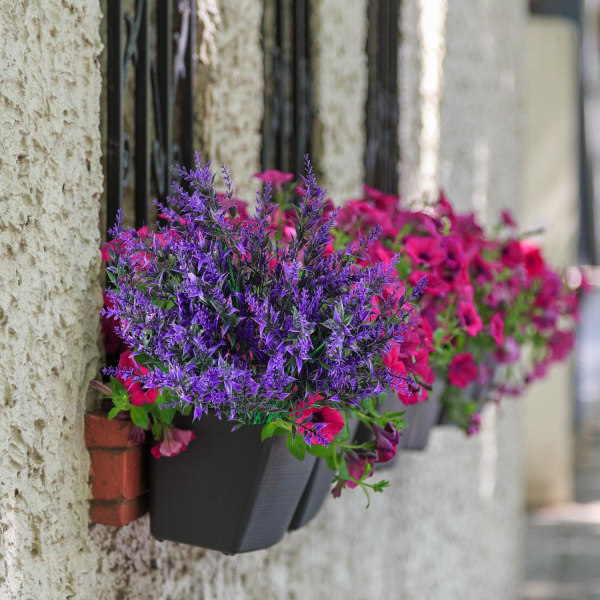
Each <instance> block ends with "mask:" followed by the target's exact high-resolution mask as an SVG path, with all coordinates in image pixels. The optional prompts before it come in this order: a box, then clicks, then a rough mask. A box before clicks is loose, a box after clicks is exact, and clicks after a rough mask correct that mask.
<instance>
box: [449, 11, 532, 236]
mask: <svg viewBox="0 0 600 600" xmlns="http://www.w3.org/2000/svg"><path fill="white" fill-rule="evenodd" d="M526 10H527V5H526V3H525V2H494V1H492V0H484V1H482V2H476V3H473V2H469V1H461V2H448V13H447V17H446V59H445V64H444V77H443V98H442V103H441V112H440V125H441V127H440V157H439V174H438V183H439V186H440V187H441V188H443V189H445V190H446V191H447V193H448V195H449V197H450V198H451V200H452V201H453V202H454V203H455V204H456V205H457V206H458V207H461V208H464V209H467V208H469V207H473V208H475V209H476V211H477V212H478V213H479V215H480V217H481V218H482V220H483V221H484V222H486V223H487V224H490V225H491V224H494V223H495V222H496V215H497V214H498V211H499V210H500V209H502V208H514V207H516V205H517V204H518V202H519V194H520V191H521V188H520V181H521V180H520V164H521V157H522V155H521V152H520V151H519V149H520V126H521V122H520V118H521V114H522V113H521V110H520V108H521V89H520V86H519V84H520V81H519V77H520V73H519V71H520V69H521V65H522V55H523V50H524V34H525V30H524V26H525V18H526Z"/></svg>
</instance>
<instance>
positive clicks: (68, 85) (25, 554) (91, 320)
mask: <svg viewBox="0 0 600 600" xmlns="http://www.w3.org/2000/svg"><path fill="white" fill-rule="evenodd" d="M355 4H356V6H359V5H360V7H362V8H360V9H358V8H355ZM355 4H354V3H352V4H348V5H347V6H346V7H345V11H340V10H338V8H337V5H335V4H334V3H329V2H322V4H320V7H319V10H320V11H321V13H320V18H321V20H322V21H324V22H325V25H323V29H322V30H321V31H322V33H320V34H319V35H320V36H321V37H320V38H319V39H320V40H321V41H320V44H321V46H322V49H321V56H322V60H323V61H325V60H327V68H326V70H325V69H324V70H323V71H321V75H319V77H321V78H322V82H323V83H327V84H328V85H327V87H328V91H327V93H328V94H332V95H331V96H327V98H330V99H329V100H327V101H325V96H322V98H323V100H322V101H321V104H320V111H321V113H322V119H323V123H326V124H328V125H327V128H324V131H330V132H333V131H334V130H335V131H337V127H338V126H339V127H340V128H341V129H342V130H344V136H347V137H344V141H343V142H341V141H339V140H341V138H339V139H337V141H335V142H334V141H331V142H329V141H328V142H327V144H330V145H329V146H327V153H330V152H331V153H334V154H335V153H336V152H340V153H342V152H343V153H344V156H345V157H346V158H345V159H344V175H347V176H348V177H350V179H348V180H347V181H348V182H350V181H351V182H353V183H352V185H353V186H359V184H360V183H361V180H362V166H361V165H362V153H363V150H362V146H361V144H362V143H363V141H362V140H363V139H364V137H363V133H362V132H361V128H362V111H363V107H364V93H365V87H366V77H365V76H364V72H363V74H362V75H361V72H360V69H362V68H363V67H364V58H362V59H361V58H360V57H359V56H358V55H359V52H363V50H364V46H365V45H364V31H365V24H364V20H361V19H364V14H365V12H366V11H365V10H364V9H365V8H366V5H365V3H364V2H363V1H362V0H361V2H360V3H355ZM260 6H261V3H260V2H259V1H258V0H254V1H251V0H244V1H243V2H234V1H233V0H221V1H220V2H218V3H217V2H216V0H211V1H207V2H201V3H200V4H199V7H200V9H201V15H202V19H204V24H205V31H208V32H209V33H211V35H212V36H213V37H212V42H211V43H208V41H210V39H211V38H210V36H209V37H208V38H205V40H208V41H207V42H205V45H204V46H203V47H202V48H200V49H199V52H200V55H201V56H203V52H205V53H207V54H206V56H207V57H210V56H212V57H213V58H214V57H215V56H218V59H215V60H216V62H211V61H210V59H209V58H207V59H206V60H207V61H208V62H207V63H206V64H207V65H208V67H207V68H208V71H207V73H208V74H207V79H206V81H207V87H206V88H204V90H205V93H206V94H207V96H205V97H204V98H203V101H204V102H205V104H204V105H203V106H204V109H203V111H202V113H201V114H202V119H201V120H202V128H203V129H202V135H203V136H204V138H203V140H204V141H203V143H204V144H206V147H204V150H208V151H209V154H210V155H211V157H212V158H213V159H215V160H217V161H218V160H222V159H226V160H228V161H230V163H231V165H232V168H233V172H234V175H237V178H236V179H237V180H238V181H242V180H240V177H248V185H247V187H248V188H250V189H251V188H253V187H254V186H253V184H252V183H251V182H250V174H251V173H252V172H253V171H254V170H255V169H257V168H258V164H259V149H260V147H259V146H260V140H259V130H260V120H261V108H260V107H261V106H262V77H261V75H260V73H261V69H262V67H261V58H260V51H259V29H260ZM354 10H356V11H357V12H356V14H355V13H354V12H352V11H354ZM202 11H204V12H202ZM323 11H326V12H323ZM329 11H331V12H329ZM359 13H360V14H359ZM354 14H355V16H356V18H357V21H356V22H355V21H354V20H352V19H350V18H349V16H348V15H354ZM359 17H360V18H359ZM335 20H339V23H341V22H343V23H344V24H345V25H344V26H345V27H351V28H352V31H353V32H354V34H353V35H355V36H356V35H358V36H359V42H356V40H355V41H354V43H355V44H356V46H355V47H354V49H353V50H351V49H350V48H348V49H344V50H343V51H342V50H340V49H338V50H335V51H333V50H331V55H329V52H330V50H329V49H328V50H327V53H324V52H325V50H324V48H325V45H326V42H325V41H326V39H327V38H326V37H323V35H324V32H327V31H328V29H326V28H325V27H327V28H328V27H333V26H334V24H335V23H334V21H335ZM511 26H512V24H511V23H510V22H509V23H507V24H506V27H508V28H510V27H511ZM98 28H99V11H98V6H97V3H91V2H83V1H82V0H79V1H75V0H72V1H71V2H70V3H66V2H62V3H61V2H59V1H58V0H55V1H54V2H53V1H50V0H49V1H47V2H45V3H44V8H43V9H41V8H39V7H38V6H37V5H35V4H34V3H28V4H26V3H14V4H8V5H6V6H3V7H2V9H0V40H2V44H3V45H1V46H0V63H1V65H2V73H3V85H2V89H1V90H0V100H1V102H2V110H1V111H0V120H1V121H0V123H1V125H2V131H3V137H2V140H1V141H0V144H2V152H1V153H0V157H1V160H2V168H1V170H0V178H1V187H0V189H1V190H2V192H1V198H2V208H3V210H2V211H0V242H1V243H2V250H1V251H2V257H3V267H4V269H3V271H2V273H1V274H0V277H2V281H1V283H2V286H1V287H0V308H1V312H0V323H1V327H0V353H1V360H2V363H1V364H2V373H1V375H2V377H1V379H0V382H1V385H2V400H3V402H4V406H5V407H6V410H5V413H6V415H7V418H5V419H3V420H2V423H1V424H0V434H1V441H0V445H1V447H0V450H1V454H0V457H1V458H0V460H1V461H2V463H1V467H0V468H1V471H0V472H1V475H2V476H1V477H0V528H1V529H2V536H1V537H0V597H1V598H7V599H12V598H15V599H16V598H32V599H35V600H37V599H38V598H43V599H44V600H46V599H48V600H55V599H56V600H63V599H64V598H77V599H78V600H79V599H81V600H87V599H90V600H91V599H94V600H96V599H98V600H117V599H121V600H122V599H124V598H128V599H133V600H135V599H137V598H140V599H141V598H144V599H145V598H153V599H157V600H167V599H170V600H178V599H180V598H186V597H190V598H207V599H208V598H215V599H217V598H218V599H219V600H228V599H235V600H239V599H242V600H243V599H244V598H248V599H250V598H253V599H254V598H256V599H258V598H260V599H263V598H267V599H271V598H273V599H279V598H300V597H311V598H316V599H321V598H323V599H328V600H331V599H333V600H335V599H336V598H352V599H353V600H354V599H356V600H361V599H362V598H365V599H367V598H368V599H370V598H381V597H394V598H406V599H408V600H420V599H421V598H431V599H432V600H437V599H439V600H442V599H443V600H448V599H450V600H453V599H456V600H470V599H471V598H472V599H473V600H482V599H483V600H486V599H487V598H489V599H490V600H491V599H494V600H496V599H508V598H514V596H515V594H514V589H513V586H514V583H515V581H516V576H515V572H516V558H517V556H518V553H517V545H518V536H517V528H518V518H517V517H518V514H519V487H518V485H516V484H515V480H514V474H515V472H516V471H517V469H518V460H519V452H518V445H516V444H515V440H514V429H515V426H516V416H515V411H514V407H513V406H512V405H507V406H506V409H505V413H506V414H505V416H504V418H502V419H500V422H499V424H498V425H497V426H496V425H495V423H494V421H495V416H494V415H493V414H490V415H488V418H487V419H486V420H485V423H486V426H485V430H484V433H483V435H482V436H481V437H480V438H478V439H467V438H465V437H464V436H463V435H462V434H460V433H459V432H457V431H455V430H453V429H451V428H440V429H438V430H437V431H435V432H434V434H433V436H432V440H431V444H430V447H429V449H428V450H427V451H426V452H424V453H405V454H403V455H402V456H401V457H400V460H399V463H398V465H397V467H396V468H395V469H394V470H393V471H390V472H389V474H388V473H386V477H388V478H389V479H390V481H391V482H392V486H393V487H392V488H391V489H390V490H387V491H386V493H385V494H383V495H382V496H378V497H376V498H373V501H372V506H371V508H370V509H369V510H368V511H365V510H364V503H365V501H364V497H363V496H362V495H361V494H360V493H354V494H346V495H345V496H344V497H343V498H342V499H340V500H338V501H335V502H334V501H332V500H331V501H329V502H328V505H327V506H326V508H325V510H324V512H323V513H322V514H321V515H320V516H319V517H318V518H317V519H316V520H315V521H314V522H313V523H311V524H310V525H309V526H307V527H306V528H305V529H304V530H302V531H299V532H296V533H294V534H290V535H288V536H287V537H286V539H285V540H284V541H283V542H282V543H281V544H279V545H278V546H276V547H274V548H272V549H269V550H265V551H261V552H256V553H252V554H248V555H243V556H239V557H226V556H222V555H220V554H217V553H214V552H207V551H203V550H199V549H192V548H189V547H187V546H183V545H177V544H173V543H168V542H157V541H154V540H152V539H151V538H150V536H149V532H148V523H147V519H145V518H144V519H141V520H139V521H138V522H136V523H133V524H131V525H129V526H127V527H125V528H123V529H120V530H115V529H113V528H110V527H104V526H94V527H92V528H91V530H90V529H89V528H88V525H87V499H88V495H89V489H88V486H87V484H86V480H87V471H88V461H87V455H86V452H85V450H84V446H83V432H82V425H83V418H82V416H83V414H82V413H83V408H84V407H83V398H84V397H85V395H86V388H87V384H88V381H89V379H90V378H91V377H92V376H93V375H94V373H95V369H96V367H97V355H98V352H97V347H96V340H97V333H98V324H97V322H98V319H97V311H98V309H99V305H100V290H99V286H98V284H97V282H96V278H97V274H98V270H99V258H98V252H97V247H98V242H99V233H98V198H99V195H100V190H101V174H100V168H99V148H100V139H99V133H98V132H99V125H98V98H99V94H100V81H99V71H98V68H97V63H96V56H97V54H98V52H99V50H100V48H99V41H98V40H99V34H98ZM458 34H459V32H455V35H458ZM331 35H332V36H333V39H330V40H328V42H331V43H332V44H333V43H334V40H335V39H337V35H334V34H333V33H332V34H331ZM360 36H363V37H362V38H361V37H360ZM348 37H351V36H348ZM340 43H342V42H340ZM211 44H212V45H211ZM344 44H345V42H344ZM344 48H346V47H345V46H344ZM211 52H212V53H213V54H211ZM346 52H348V53H351V54H352V56H354V58H353V59H352V61H354V62H352V61H351V62H350V63H347V62H346V60H345V59H344V60H342V59H341V58H340V57H342V56H346ZM326 57H328V58H326ZM457 60H458V59H457ZM464 60H465V61H467V64H468V61H469V60H471V59H470V58H469V57H468V56H467V57H465V58H464ZM361 61H363V62H361ZM359 63H360V64H361V65H363V67H361V66H359ZM334 69H339V71H334ZM349 69H350V72H351V73H356V76H357V78H358V79H357V80H354V81H353V78H352V77H351V76H350V75H349ZM465 70H466V71H467V72H468V66H465ZM326 73H329V75H326ZM329 78H331V81H332V82H333V83H329ZM338 88H339V89H338ZM342 88H343V90H345V91H344V92H343V93H341V91H340V90H341V89H342ZM321 89H322V93H324V92H323V90H324V87H322V88H321ZM334 91H335V96H334V95H333V92H334ZM472 92H473V93H475V91H474V90H472ZM338 93H340V95H339V96H337V94H338ZM343 94H346V95H348V96H352V97H353V98H352V100H350V99H348V98H343V97H342V96H343ZM355 94H356V96H355ZM358 97H360V100H358ZM207 98H208V100H207ZM359 107H360V110H359ZM341 110H343V111H344V114H347V116H346V117H345V119H347V120H344V118H342V117H340V114H339V113H340V111H341ZM346 130H347V131H346ZM442 131H443V130H442ZM323 139H324V140H325V137H324V138H323ZM324 143H325V142H324ZM355 143H356V144H357V145H354V144H355ZM324 147H325V146H324ZM358 147H360V148H361V149H360V150H358V149H357V148H358ZM514 151H515V150H514V148H513V147H512V146H505V147H503V150H502V152H503V153H506V154H511V153H512V152H514ZM331 160H332V162H331V164H330V163H328V162H325V163H323V169H324V171H325V174H326V176H327V177H328V179H329V181H330V182H331V183H334V182H337V181H340V182H341V181H342V179H340V178H339V174H340V173H341V168H342V167H341V164H342V163H341V162H339V163H338V162H337V160H338V159H337V158H336V159H335V161H334V159H333V157H332V159H331ZM507 160H508V159H507ZM348 161H350V162H348ZM349 165H354V166H355V169H354V170H353V168H350V167H349ZM457 169H458V166H457ZM461 181H463V180H461ZM344 185H346V183H345V184H344ZM347 185H348V186H350V183H347ZM467 189H469V188H468V187H467ZM242 191H245V190H244V189H243V188H242ZM357 191H358V190H357V187H355V188H351V187H348V188H347V189H340V190H339V191H338V190H334V189H332V192H334V193H335V194H336V195H339V196H343V195H347V194H354V193H356V192H357ZM73 249H76V251H75V252H74V251H73Z"/></svg>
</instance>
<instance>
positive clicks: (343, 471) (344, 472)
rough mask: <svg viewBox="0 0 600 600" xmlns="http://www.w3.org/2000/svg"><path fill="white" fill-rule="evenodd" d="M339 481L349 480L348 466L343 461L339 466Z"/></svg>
mask: <svg viewBox="0 0 600 600" xmlns="http://www.w3.org/2000/svg"><path fill="white" fill-rule="evenodd" d="M338 476H339V478H340V479H345V480H350V473H348V465H347V464H346V461H345V460H343V461H342V463H341V464H340V472H339V474H338Z"/></svg>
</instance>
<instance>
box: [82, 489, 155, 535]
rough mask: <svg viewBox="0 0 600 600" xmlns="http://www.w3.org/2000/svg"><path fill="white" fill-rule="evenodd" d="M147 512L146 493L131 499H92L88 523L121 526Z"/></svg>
mask: <svg viewBox="0 0 600 600" xmlns="http://www.w3.org/2000/svg"><path fill="white" fill-rule="evenodd" d="M147 512H148V494H144V495H143V496H138V497H137V498H134V499H133V500H92V502H91V503H90V523H98V524H102V525H114V526H116V527H123V525H127V523H131V521H135V520H136V519H138V518H139V517H141V516H142V515H143V514H145V513H147Z"/></svg>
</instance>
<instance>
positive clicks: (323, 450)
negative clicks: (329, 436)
mask: <svg viewBox="0 0 600 600" xmlns="http://www.w3.org/2000/svg"><path fill="white" fill-rule="evenodd" d="M308 451H309V452H310V454H312V455H313V456H317V457H319V458H328V457H329V456H331V455H332V454H333V444H330V445H329V446H321V444H311V446H309V448H308Z"/></svg>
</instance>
